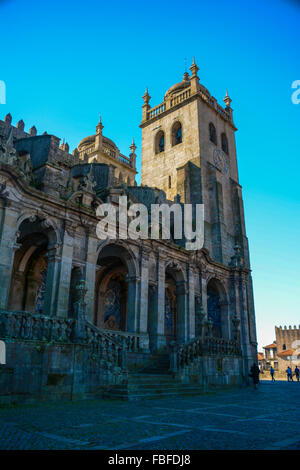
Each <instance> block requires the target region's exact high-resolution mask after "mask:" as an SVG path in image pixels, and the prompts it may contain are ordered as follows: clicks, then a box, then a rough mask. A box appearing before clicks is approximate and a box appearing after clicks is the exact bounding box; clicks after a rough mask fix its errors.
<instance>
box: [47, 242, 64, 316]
mask: <svg viewBox="0 0 300 470" xmlns="http://www.w3.org/2000/svg"><path fill="white" fill-rule="evenodd" d="M60 260H61V258H60V256H59V255H58V245H57V244H56V245H54V246H52V247H50V248H49V249H48V253H47V278H46V291H45V302H44V308H43V313H44V314H45V315H49V316H54V315H56V300H57V290H58V279H59V272H60Z"/></svg>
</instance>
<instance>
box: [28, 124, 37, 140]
mask: <svg viewBox="0 0 300 470" xmlns="http://www.w3.org/2000/svg"><path fill="white" fill-rule="evenodd" d="M29 134H30V135H31V137H35V136H36V135H37V129H36V127H35V126H32V127H31V128H30V129H29Z"/></svg>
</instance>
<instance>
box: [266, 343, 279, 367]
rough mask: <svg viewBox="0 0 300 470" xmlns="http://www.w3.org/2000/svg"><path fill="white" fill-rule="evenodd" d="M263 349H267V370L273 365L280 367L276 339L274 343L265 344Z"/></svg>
mask: <svg viewBox="0 0 300 470" xmlns="http://www.w3.org/2000/svg"><path fill="white" fill-rule="evenodd" d="M263 349H264V350H265V368H266V369H267V370H269V369H270V368H271V367H273V368H274V369H275V370H276V369H278V359H277V344H276V341H274V342H273V343H272V344H268V346H264V347H263Z"/></svg>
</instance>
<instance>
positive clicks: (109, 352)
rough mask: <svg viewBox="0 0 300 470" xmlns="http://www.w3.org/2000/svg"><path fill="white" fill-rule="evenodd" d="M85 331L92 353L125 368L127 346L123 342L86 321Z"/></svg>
mask: <svg viewBox="0 0 300 470" xmlns="http://www.w3.org/2000/svg"><path fill="white" fill-rule="evenodd" d="M86 332H87V341H88V343H89V345H90V346H91V348H92V352H93V354H95V355H96V356H100V357H101V358H102V359H105V360H107V361H110V362H113V363H114V364H115V365H117V366H119V367H121V368H122V369H126V365H127V347H126V345H125V343H124V342H122V341H120V340H119V338H117V337H113V336H111V335H110V334H108V333H107V331H106V330H103V329H100V328H98V327H97V326H95V325H93V324H92V323H90V322H88V321H87V322H86Z"/></svg>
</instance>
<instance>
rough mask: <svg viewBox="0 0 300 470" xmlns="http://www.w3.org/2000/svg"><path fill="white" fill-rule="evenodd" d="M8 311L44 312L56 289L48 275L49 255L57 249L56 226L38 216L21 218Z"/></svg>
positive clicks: (32, 215)
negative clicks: (47, 296) (48, 293)
mask: <svg viewBox="0 0 300 470" xmlns="http://www.w3.org/2000/svg"><path fill="white" fill-rule="evenodd" d="M17 242H18V246H19V248H18V249H17V250H16V252H15V255H14V260H13V270H12V280H11V288H10V295H9V301H8V308H9V309H11V310H26V311H31V312H39V313H41V312H44V304H45V298H46V293H47V291H48V292H49V291H51V290H52V289H53V282H52V281H53V280H52V279H51V278H50V277H49V276H48V254H49V252H50V251H51V250H52V251H53V250H56V246H57V235H56V231H55V229H54V228H53V225H52V224H51V223H49V222H48V221H47V220H45V219H42V218H41V217H38V216H37V215H35V214H31V215H29V216H28V214H27V215H24V214H23V216H21V217H20V219H19V223H18V232H17Z"/></svg>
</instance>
